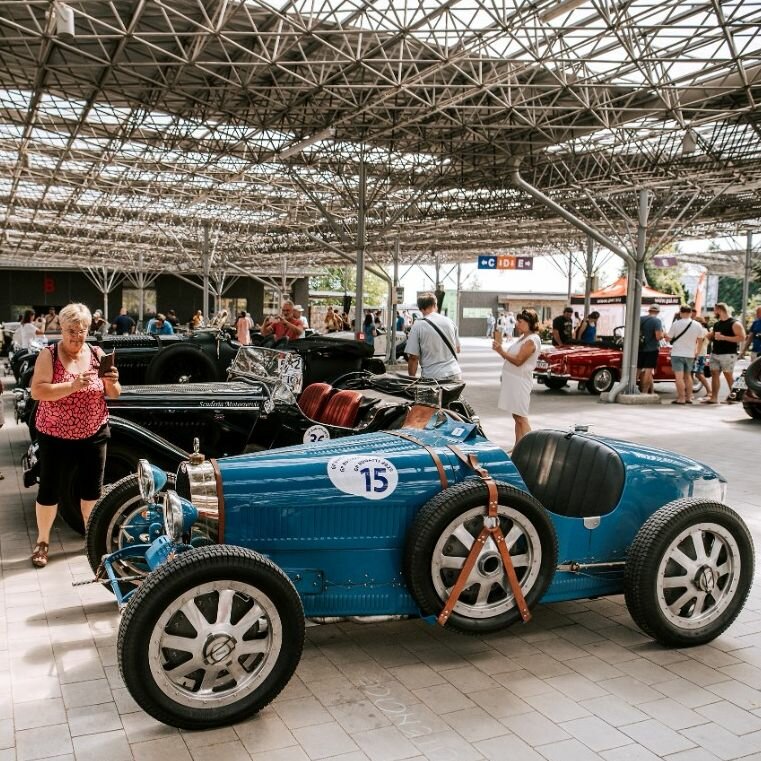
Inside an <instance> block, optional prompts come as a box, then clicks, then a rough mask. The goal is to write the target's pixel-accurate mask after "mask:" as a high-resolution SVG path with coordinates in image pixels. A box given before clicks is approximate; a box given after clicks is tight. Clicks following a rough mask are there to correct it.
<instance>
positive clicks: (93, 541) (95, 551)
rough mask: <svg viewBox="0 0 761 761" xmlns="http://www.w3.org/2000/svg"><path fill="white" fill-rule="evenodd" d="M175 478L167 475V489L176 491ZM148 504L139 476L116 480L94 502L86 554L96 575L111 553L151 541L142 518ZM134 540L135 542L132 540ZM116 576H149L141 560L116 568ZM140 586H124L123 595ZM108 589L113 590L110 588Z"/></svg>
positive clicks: (122, 564) (107, 586)
mask: <svg viewBox="0 0 761 761" xmlns="http://www.w3.org/2000/svg"><path fill="white" fill-rule="evenodd" d="M174 484H175V478H174V475H173V474H168V476H167V485H166V488H167V489H173V488H174ZM145 507H146V505H145V501H144V500H143V498H142V497H141V496H140V487H139V485H138V480H137V475H130V476H125V477H124V478H122V479H121V480H120V481H117V482H116V483H115V484H113V485H112V486H111V488H110V489H109V490H108V491H107V492H106V493H105V494H104V495H103V496H102V497H101V498H100V499H99V500H98V501H97V502H96V503H95V507H93V509H92V512H91V513H90V519H89V520H88V521H87V533H86V535H85V551H86V553H87V561H88V562H89V563H90V568H91V569H92V572H93V573H96V572H97V570H98V568H99V567H100V561H101V558H102V557H103V556H104V555H106V554H108V553H111V552H115V551H116V550H119V549H122V547H126V546H129V544H145V543H147V542H149V541H150V537H149V536H148V529H149V528H150V526H149V525H148V522H147V521H146V519H145V518H144V517H143V516H141V515H140V513H141V512H143V510H144V509H145ZM130 539H132V541H130ZM114 570H115V572H116V574H117V576H136V575H141V574H142V575H143V576H145V575H147V568H146V566H145V565H144V564H142V563H140V562H139V561H129V562H126V561H125V562H122V563H117V564H115V565H114ZM136 586H137V584H136V583H135V582H129V581H125V582H122V583H121V587H122V593H126V592H128V591H129V590H130V589H134V588H135V587H136ZM106 589H108V590H109V591H113V590H112V589H111V586H110V585H106Z"/></svg>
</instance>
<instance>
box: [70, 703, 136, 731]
mask: <svg viewBox="0 0 761 761" xmlns="http://www.w3.org/2000/svg"><path fill="white" fill-rule="evenodd" d="M67 714H68V720H69V729H70V731H71V736H72V737H77V736H78V735H94V734H98V733H100V732H111V731H113V730H118V729H122V728H123V727H122V722H121V719H120V718H119V713H118V711H117V710H116V705H115V704H114V703H102V704H100V705H94V706H81V707H79V708H70V709H69V710H68V711H67Z"/></svg>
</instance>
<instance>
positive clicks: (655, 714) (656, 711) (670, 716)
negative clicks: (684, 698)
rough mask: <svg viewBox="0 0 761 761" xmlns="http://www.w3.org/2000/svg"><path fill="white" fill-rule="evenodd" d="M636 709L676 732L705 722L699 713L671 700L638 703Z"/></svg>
mask: <svg viewBox="0 0 761 761" xmlns="http://www.w3.org/2000/svg"><path fill="white" fill-rule="evenodd" d="M716 705H718V703H717V704H716ZM638 708H639V709H640V710H641V711H644V712H645V713H646V714H647V715H648V716H650V717H651V718H653V719H657V720H658V721H661V722H663V723H664V724H665V725H666V726H668V727H671V729H676V730H679V729H685V728H686V727H694V726H697V725H698V724H702V723H703V722H704V721H705V718H704V717H703V716H701V715H700V714H699V713H696V712H695V711H693V710H692V709H690V708H687V707H686V706H683V705H682V704H681V703H679V702H677V701H676V700H672V699H671V698H663V699H662V700H654V701H653V702H652V703H640V704H639V706H638ZM699 710H700V709H698V711H699Z"/></svg>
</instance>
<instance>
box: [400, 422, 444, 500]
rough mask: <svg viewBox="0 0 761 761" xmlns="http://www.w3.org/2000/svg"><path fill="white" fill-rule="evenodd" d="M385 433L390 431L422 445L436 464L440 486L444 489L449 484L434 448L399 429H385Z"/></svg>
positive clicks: (401, 437)
mask: <svg viewBox="0 0 761 761" xmlns="http://www.w3.org/2000/svg"><path fill="white" fill-rule="evenodd" d="M386 433H390V434H391V435H392V436H398V437H399V438H400V439H405V440H406V441H411V442H412V443H413V444H417V445H418V446H419V447H423V449H425V451H426V452H428V454H429V455H430V456H431V459H432V460H433V464H434V465H435V466H436V470H438V471H439V481H441V488H442V489H446V488H447V486H449V481H448V480H447V474H446V472H445V471H444V465H443V464H442V462H441V458H440V457H439V456H438V454H437V453H436V451H435V450H434V449H432V448H431V447H429V446H428V445H427V444H425V443H423V442H422V441H420V440H419V439H416V438H415V437H414V436H411V435H410V434H409V433H402V432H401V431H386Z"/></svg>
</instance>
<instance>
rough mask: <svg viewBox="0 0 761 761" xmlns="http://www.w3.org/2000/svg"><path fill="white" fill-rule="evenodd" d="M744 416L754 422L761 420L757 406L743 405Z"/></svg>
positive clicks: (760, 408)
mask: <svg viewBox="0 0 761 761" xmlns="http://www.w3.org/2000/svg"><path fill="white" fill-rule="evenodd" d="M743 409H744V410H745V414H746V415H748V416H749V417H752V418H753V419H754V420H761V407H759V406H758V405H757V404H743Z"/></svg>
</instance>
